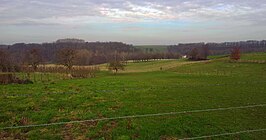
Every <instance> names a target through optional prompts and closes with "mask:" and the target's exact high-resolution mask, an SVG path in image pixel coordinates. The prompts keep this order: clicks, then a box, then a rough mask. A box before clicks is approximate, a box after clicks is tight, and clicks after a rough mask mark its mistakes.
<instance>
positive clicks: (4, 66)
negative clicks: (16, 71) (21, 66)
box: [0, 49, 11, 72]
mask: <svg viewBox="0 0 266 140" xmlns="http://www.w3.org/2000/svg"><path fill="white" fill-rule="evenodd" d="M9 58H10V55H9V53H8V52H7V51H6V50H4V49H0V71H2V72H8V71H9V70H10V67H11V62H10V59H9Z"/></svg>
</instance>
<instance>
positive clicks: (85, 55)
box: [75, 49, 92, 65]
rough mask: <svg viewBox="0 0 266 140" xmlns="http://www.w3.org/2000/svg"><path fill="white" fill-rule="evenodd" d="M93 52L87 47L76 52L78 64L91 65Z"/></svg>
mask: <svg viewBox="0 0 266 140" xmlns="http://www.w3.org/2000/svg"><path fill="white" fill-rule="evenodd" d="M91 57H92V52H90V51H88V50H87V49H80V50H77V52H76V59H75V61H76V64H77V65H89V64H90V62H91Z"/></svg>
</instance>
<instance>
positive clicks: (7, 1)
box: [0, 0, 266, 44]
mask: <svg viewBox="0 0 266 140" xmlns="http://www.w3.org/2000/svg"><path fill="white" fill-rule="evenodd" d="M59 38H80V39H84V40H86V41H122V42H126V43H130V44H177V43H180V42H222V41H236V40H248V39H257V40H261V39H266V0H128V1H127V0H0V44H12V43H15V42H52V41H55V40H57V39H59Z"/></svg>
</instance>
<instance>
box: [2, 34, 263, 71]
mask: <svg viewBox="0 0 266 140" xmlns="http://www.w3.org/2000/svg"><path fill="white" fill-rule="evenodd" d="M236 47H238V48H240V51H241V53H244V52H266V40H263V41H241V42H225V43H190V44H178V45H172V46H168V47H167V50H166V51H156V50H154V49H153V48H152V47H151V48H146V49H139V48H136V47H134V46H133V45H129V44H125V43H122V42H85V41H84V40H80V39H60V40H57V41H56V42H53V43H42V44H25V43H17V44H13V45H0V61H2V62H1V63H7V62H8V61H10V63H12V64H17V65H21V64H31V65H32V66H34V63H35V62H34V61H38V62H36V63H38V64H40V63H41V64H60V63H62V61H65V63H67V61H69V59H71V64H72V65H95V64H102V63H108V62H110V61H113V60H120V61H123V62H125V61H127V60H133V61H134V62H139V61H149V60H151V59H178V58H180V57H181V56H183V55H187V56H189V57H193V55H194V57H195V58H193V59H206V58H207V56H208V55H218V54H219V55H221V54H230V52H231V50H232V49H233V48H236Z"/></svg>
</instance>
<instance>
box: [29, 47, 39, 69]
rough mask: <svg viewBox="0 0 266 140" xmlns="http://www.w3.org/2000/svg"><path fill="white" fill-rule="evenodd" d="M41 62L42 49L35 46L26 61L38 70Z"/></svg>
mask: <svg viewBox="0 0 266 140" xmlns="http://www.w3.org/2000/svg"><path fill="white" fill-rule="evenodd" d="M41 62H42V56H41V51H40V50H39V49H36V48H33V49H31V50H30V51H29V52H28V54H27V55H26V63H27V64H28V65H30V66H31V67H32V68H33V70H34V71H36V70H37V68H38V66H39V65H40V64H41Z"/></svg>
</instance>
